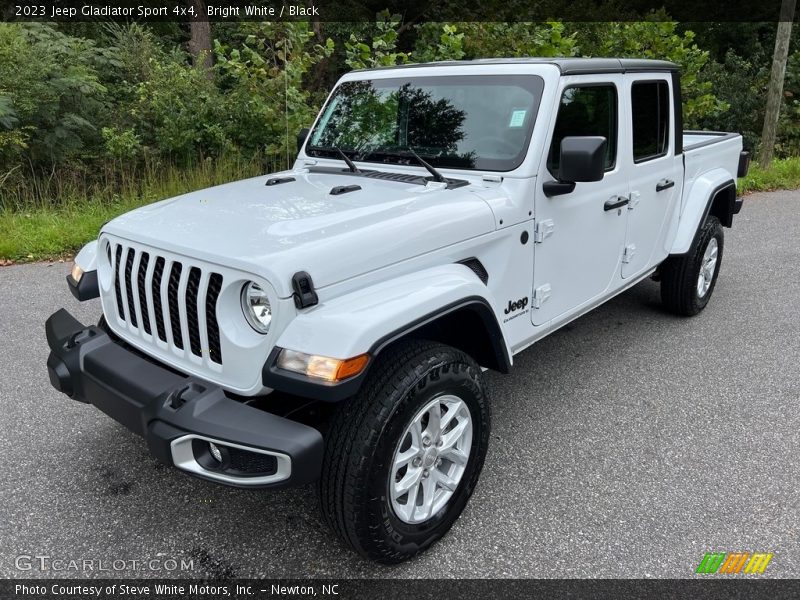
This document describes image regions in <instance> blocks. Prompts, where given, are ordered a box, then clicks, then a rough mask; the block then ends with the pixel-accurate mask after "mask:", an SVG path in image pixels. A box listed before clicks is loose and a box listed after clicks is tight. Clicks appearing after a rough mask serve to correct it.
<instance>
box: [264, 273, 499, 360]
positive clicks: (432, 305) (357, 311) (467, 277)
mask: <svg viewBox="0 0 800 600" xmlns="http://www.w3.org/2000/svg"><path fill="white" fill-rule="evenodd" d="M469 298H478V299H481V300H482V301H484V302H485V303H486V304H488V306H489V307H491V308H492V312H494V306H496V303H495V301H494V298H493V297H492V295H491V292H489V290H488V289H487V288H486V286H485V285H484V284H483V283H482V282H481V281H480V279H478V277H477V276H476V275H475V273H473V272H472V271H471V270H470V269H469V267H466V266H464V265H461V264H450V265H442V266H439V267H433V268H431V269H425V270H423V271H420V272H417V273H413V274H410V275H404V276H402V277H398V278H396V279H392V280H389V281H386V282H383V283H380V284H378V285H374V286H371V287H370V288H368V289H364V290H358V291H355V292H351V293H349V294H345V295H343V296H339V297H338V298H334V299H333V300H330V301H327V302H323V303H321V304H318V305H317V306H315V307H314V308H312V309H311V310H308V311H305V312H303V313H302V314H300V315H298V316H297V317H296V318H295V319H294V320H293V321H292V322H291V323H290V324H289V326H288V327H287V328H286V329H285V330H284V331H283V333H282V334H281V336H280V338H279V339H278V342H277V345H278V346H280V347H281V348H289V349H291V350H297V351H299V352H305V353H306V354H319V355H322V356H330V357H334V358H349V357H352V356H357V355H359V354H363V353H365V352H370V351H374V350H375V349H376V347H377V346H379V345H381V343H380V342H381V341H382V340H387V341H390V339H389V338H391V337H392V336H393V334H395V333H396V332H399V331H402V330H403V329H405V328H407V327H409V326H410V325H412V324H414V323H423V322H424V321H425V319H426V318H428V317H430V316H432V315H435V314H436V313H438V312H440V311H441V310H442V309H443V308H444V307H447V306H451V305H454V304H457V303H458V302H459V301H462V300H466V299H469ZM506 352H508V347H507V346H506ZM509 356H510V354H509Z"/></svg>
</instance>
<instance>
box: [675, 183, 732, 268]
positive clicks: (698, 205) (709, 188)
mask: <svg viewBox="0 0 800 600" xmlns="http://www.w3.org/2000/svg"><path fill="white" fill-rule="evenodd" d="M731 187H733V189H734V193H733V199H734V201H735V198H736V193H735V190H736V180H735V179H733V178H732V177H731V174H730V173H729V172H728V171H726V170H724V169H714V170H712V171H709V172H708V173H706V174H704V175H702V176H701V177H700V178H698V179H697V180H695V183H694V185H693V186H692V189H691V191H690V192H689V194H688V196H687V201H686V206H685V207H684V209H683V214H682V215H681V217H680V221H679V223H678V230H677V232H676V233H675V238H674V240H673V242H672V247H671V249H670V251H669V254H670V256H674V255H681V254H686V253H687V252H689V250H691V249H692V248H693V247H694V244H695V241H696V239H697V233H698V231H699V230H700V227H701V226H702V225H703V223H705V220H706V218H707V217H708V214H709V212H711V208H712V205H713V203H714V198H716V196H717V194H719V193H720V192H722V191H724V190H726V189H728V188H731ZM734 204H735V202H731V205H730V207H729V209H728V210H729V211H731V215H730V218H732V215H733V214H734V213H735V209H734Z"/></svg>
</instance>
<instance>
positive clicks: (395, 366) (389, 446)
mask: <svg viewBox="0 0 800 600" xmlns="http://www.w3.org/2000/svg"><path fill="white" fill-rule="evenodd" d="M489 432H490V409H489V401H488V395H487V392H486V390H485V386H484V382H483V375H482V373H481V369H480V367H479V366H478V365H477V364H476V363H475V361H474V360H473V359H472V358H470V357H469V356H467V355H466V354H464V353H463V352H461V351H459V350H456V349H454V348H451V347H449V346H444V345H441V344H435V343H431V342H421V341H409V342H402V343H400V344H398V345H397V346H396V347H395V348H394V349H391V350H389V351H387V352H385V353H384V354H382V355H381V356H380V357H379V358H378V360H377V362H376V364H375V365H373V366H372V369H371V371H370V373H369V375H368V379H367V381H365V383H364V385H363V386H362V390H361V392H360V393H359V394H358V395H357V396H356V397H354V398H352V399H350V400H349V401H347V403H346V404H344V405H343V406H342V407H341V408H340V410H339V411H338V412H337V414H336V415H335V416H334V418H333V421H332V423H331V428H330V430H329V432H328V436H327V438H326V452H325V460H324V463H323V468H322V478H321V480H320V486H319V492H320V504H321V508H322V514H323V516H324V518H325V520H326V521H327V522H328V524H329V525H330V526H331V527H332V528H333V529H334V531H336V533H337V534H338V535H339V537H340V538H341V539H342V540H344V541H345V542H346V543H347V544H348V545H350V546H351V547H352V548H353V549H354V550H356V551H357V552H358V553H360V554H361V555H362V556H364V557H366V558H369V559H372V560H375V561H378V562H381V563H384V564H393V563H398V562H402V561H404V560H407V559H409V558H411V557H413V556H415V555H417V554H419V553H420V552H422V551H424V550H425V549H427V548H428V547H430V546H431V545H432V544H433V543H434V542H436V541H437V540H438V539H439V538H441V537H442V536H443V535H444V534H445V533H446V532H447V531H448V530H449V529H450V527H451V526H452V525H453V523H454V522H455V520H456V519H457V518H458V516H459V515H460V514H461V512H462V510H463V509H464V507H465V506H466V503H467V501H468V500H469V497H470V495H471V494H472V491H473V490H474V488H475V484H476V483H477V481H478V477H479V475H480V472H481V468H482V467H483V461H484V458H485V456H486V449H487V445H488V442H489Z"/></svg>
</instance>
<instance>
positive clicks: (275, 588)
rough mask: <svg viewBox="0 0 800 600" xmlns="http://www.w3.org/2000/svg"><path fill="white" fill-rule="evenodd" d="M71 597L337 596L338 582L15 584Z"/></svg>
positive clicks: (28, 591)
mask: <svg viewBox="0 0 800 600" xmlns="http://www.w3.org/2000/svg"><path fill="white" fill-rule="evenodd" d="M48 594H49V595H52V596H56V597H59V596H68V597H81V598H101V597H108V596H133V597H137V598H138V597H142V596H147V597H149V596H150V595H152V594H155V595H156V596H157V597H159V598H163V597H167V596H169V597H182V596H185V595H189V596H190V597H192V598H196V597H201V596H202V597H209V598H224V597H237V598H238V597H241V596H253V595H256V594H269V595H270V596H302V597H309V596H338V595H339V584H336V583H331V584H319V585H281V584H275V583H273V584H270V585H269V586H266V585H260V586H258V585H256V586H254V585H241V584H233V585H227V584H225V585H216V584H209V583H191V584H179V583H152V584H150V583H136V584H127V583H110V584H107V585H98V584H94V585H90V584H80V583H74V584H73V583H48V584H46V585H35V584H31V585H29V584H22V583H18V584H15V585H14V595H15V596H31V597H35V598H39V597H42V596H45V595H48Z"/></svg>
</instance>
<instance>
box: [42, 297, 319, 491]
mask: <svg viewBox="0 0 800 600" xmlns="http://www.w3.org/2000/svg"><path fill="white" fill-rule="evenodd" d="M45 330H46V333H47V343H48V345H49V346H50V356H49V357H48V359H47V370H48V374H49V376H50V382H51V383H52V385H53V387H55V388H56V389H57V390H58V391H60V392H63V393H65V394H67V395H68V396H70V397H71V398H73V399H74V400H78V401H80V402H85V403H89V404H94V405H95V406H96V407H97V408H99V409H100V410H102V411H103V412H104V413H106V414H107V415H108V416H110V417H111V418H113V419H115V420H116V421H119V422H120V423H121V424H122V425H124V426H125V427H127V428H128V429H130V430H131V431H133V432H134V433H136V434H138V435H141V436H142V437H144V438H145V440H146V441H147V445H148V447H149V449H150V452H151V453H152V454H153V455H154V456H155V457H156V458H158V459H159V460H161V461H162V462H164V463H166V464H170V465H174V466H176V467H178V468H180V469H182V470H183V471H185V472H187V473H189V474H191V475H193V476H196V477H200V478H202V479H207V480H210V481H215V482H218V483H223V484H226V485H231V486H235V487H246V488H267V487H270V488H272V487H287V486H291V485H301V484H304V483H308V482H311V481H314V480H315V479H317V478H318V477H319V473H320V468H321V464H322V455H323V440H322V435H321V434H320V433H319V431H317V430H316V429H314V428H313V427H309V426H307V425H303V424H301V423H297V422H295V421H291V420H289V419H286V418H283V417H280V416H278V415H274V414H271V413H268V412H265V411H263V410H260V409H258V408H254V407H252V406H247V405H246V404H243V403H242V402H238V401H236V400H233V399H231V398H229V397H228V396H226V395H225V393H224V391H223V390H222V388H220V387H219V386H216V385H214V384H212V383H209V382H207V381H203V380H201V379H198V378H196V377H187V376H184V375H182V374H179V373H176V372H174V371H171V370H169V369H167V368H165V367H163V366H161V365H160V364H158V363H155V362H153V361H151V360H149V359H148V358H146V357H144V356H142V355H141V354H139V353H138V352H135V351H133V350H130V349H128V348H126V347H125V346H123V345H122V344H121V343H119V342H117V341H116V340H115V339H112V337H111V336H109V335H108V333H106V332H105V331H104V330H102V329H100V328H98V327H95V326H88V327H87V326H84V325H83V324H81V323H80V322H78V321H77V320H76V319H75V318H74V317H72V315H70V314H69V313H68V312H67V311H65V310H63V309H61V310H59V311H58V312H56V313H54V314H53V315H52V316H51V317H50V318H49V319H47V323H46V325H45ZM208 442H214V443H216V444H217V446H221V447H222V448H223V462H222V463H218V462H217V461H215V460H212V459H211V458H210V454H209V445H208ZM269 457H273V458H269ZM238 465H246V467H243V470H242V469H238V468H235V467H236V466H238ZM252 465H260V466H258V467H253V466H252ZM253 469H260V470H253Z"/></svg>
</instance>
